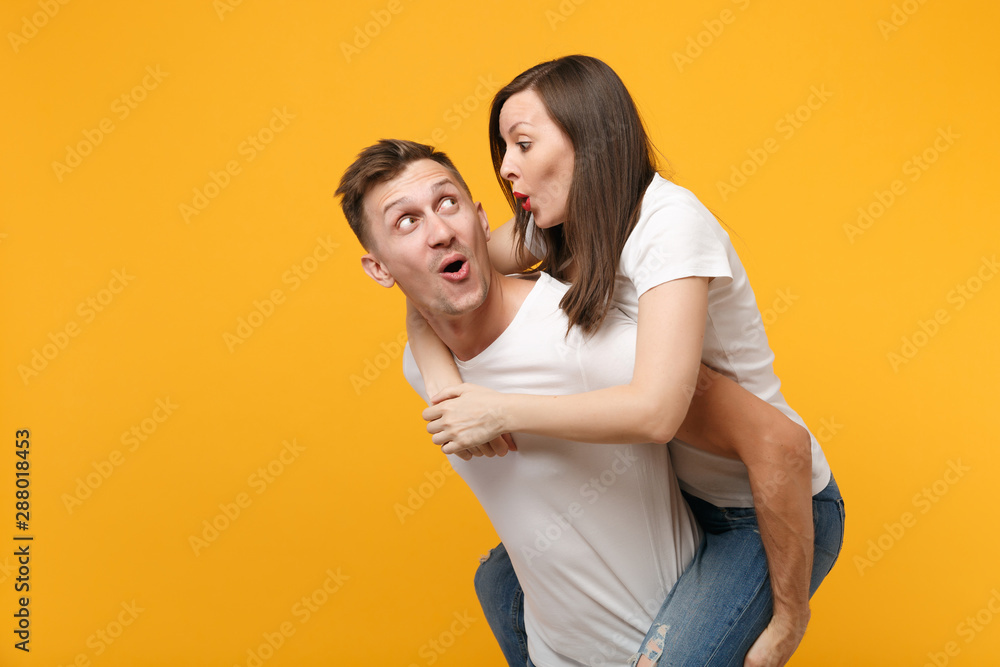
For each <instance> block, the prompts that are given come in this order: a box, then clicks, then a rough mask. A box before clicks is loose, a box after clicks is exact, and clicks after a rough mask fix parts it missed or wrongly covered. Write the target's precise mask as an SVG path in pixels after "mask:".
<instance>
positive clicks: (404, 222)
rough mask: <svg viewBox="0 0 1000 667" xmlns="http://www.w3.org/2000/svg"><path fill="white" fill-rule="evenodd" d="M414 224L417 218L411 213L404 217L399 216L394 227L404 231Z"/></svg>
mask: <svg viewBox="0 0 1000 667" xmlns="http://www.w3.org/2000/svg"><path fill="white" fill-rule="evenodd" d="M415 224H417V219H416V218H414V217H413V216H412V215H408V216H406V217H403V218H400V219H399V222H397V223H396V227H397V228H399V229H401V230H403V231H406V230H407V229H409V228H411V227H412V226H413V225H415Z"/></svg>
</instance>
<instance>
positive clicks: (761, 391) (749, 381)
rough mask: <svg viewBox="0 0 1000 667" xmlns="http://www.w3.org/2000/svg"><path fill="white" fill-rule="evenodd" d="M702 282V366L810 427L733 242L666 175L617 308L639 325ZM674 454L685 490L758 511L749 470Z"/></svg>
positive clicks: (655, 187) (623, 269)
mask: <svg viewBox="0 0 1000 667" xmlns="http://www.w3.org/2000/svg"><path fill="white" fill-rule="evenodd" d="M526 245H527V247H528V250H529V251H530V252H531V253H532V254H533V255H535V256H536V257H542V256H544V254H545V246H544V239H542V237H541V235H540V234H538V233H537V228H536V227H535V226H534V221H533V220H532V221H530V222H529V224H528V234H527V236H526ZM690 276H701V277H707V278H710V279H711V281H710V282H709V284H708V317H707V319H706V322H705V342H704V346H703V348H702V362H704V364H705V365H706V366H709V367H711V368H714V369H715V370H717V371H719V372H720V373H722V374H723V375H725V376H727V377H729V378H730V379H732V380H734V381H736V382H737V383H739V384H740V386H742V387H743V388H744V389H746V390H747V391H750V392H752V393H753V394H755V395H756V396H757V397H758V398H761V399H763V400H765V401H767V402H768V403H770V404H771V405H773V406H774V407H776V408H778V409H779V410H781V412H782V413H784V414H785V415H786V416H787V417H788V418H789V419H791V420H793V421H795V422H796V423H798V424H801V425H802V426H805V422H804V421H803V420H802V418H801V417H800V416H799V415H798V414H797V413H796V412H795V411H794V410H792V409H791V408H790V407H789V406H788V403H786V402H785V399H784V397H783V396H782V395H781V382H780V380H778V377H777V376H776V375H775V374H774V365H773V364H774V353H773V352H771V348H770V346H769V345H768V342H767V334H766V333H765V332H764V323H763V321H762V319H761V316H760V311H759V310H758V308H757V300H756V298H755V297H754V293H753V290H752V289H751V287H750V281H749V280H748V279H747V275H746V271H745V270H744V269H743V264H742V262H740V258H739V256H738V255H737V254H736V250H735V249H734V248H733V244H732V243H731V242H730V240H729V235H728V234H726V232H725V230H724V229H723V228H722V226H721V225H720V224H719V221H718V220H717V219H716V218H715V216H714V215H712V213H711V212H709V210H708V209H707V208H705V206H704V204H702V203H701V202H700V201H698V198H697V197H695V196H694V195H693V194H692V193H691V192H690V191H689V190H687V189H685V188H682V187H681V186H679V185H677V184H675V183H671V182H670V181H668V180H666V179H664V178H663V177H661V176H660V175H658V174H657V175H655V176H654V177H653V181H652V182H651V183H650V184H649V187H648V188H647V189H646V194H645V195H644V196H643V200H642V207H641V211H640V214H639V221H638V222H637V223H636V226H635V229H634V230H633V231H632V233H631V235H630V236H629V238H628V240H627V241H626V242H625V247H624V249H623V250H622V255H621V260H620V262H619V265H618V273H617V276H616V278H615V294H614V302H615V306H617V307H618V308H619V309H620V310H621V311H622V312H623V313H625V315H627V316H628V317H629V318H631V319H632V320H634V321H638V319H639V297H640V296H641V295H642V294H643V293H644V292H646V291H647V290H649V289H651V288H653V287H656V286H657V285H661V284H663V283H665V282H669V281H671V280H676V279H679V278H687V277H690ZM810 437H811V438H812V491H813V494H814V495H815V494H816V493H819V492H820V491H821V490H823V488H824V487H826V485H827V484H829V482H830V466H829V464H828V463H827V461H826V457H825V456H824V455H823V449H822V448H821V447H820V445H819V442H817V440H816V437H815V436H813V435H811V434H810ZM670 453H671V457H672V458H673V463H674V469H675V470H676V472H677V478H678V480H679V481H680V484H681V488H683V489H684V490H685V491H687V492H688V493H691V494H693V495H695V496H698V497H699V498H702V499H704V500H707V501H708V502H710V503H712V504H714V505H718V506H720V507H750V506H752V505H753V496H752V494H751V492H750V480H749V477H748V475H747V469H746V466H744V465H743V463H741V462H740V461H736V460H733V459H728V458H724V457H721V456H717V455H714V454H709V453H708V452H704V451H702V450H699V449H697V448H695V447H692V446H691V445H688V444H687V443H684V442H682V441H680V440H677V439H674V440H672V441H671V442H670Z"/></svg>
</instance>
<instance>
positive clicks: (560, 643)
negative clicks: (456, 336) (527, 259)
mask: <svg viewBox="0 0 1000 667" xmlns="http://www.w3.org/2000/svg"><path fill="white" fill-rule="evenodd" d="M566 289H567V286H566V285H563V284H562V283H560V282H558V281H556V280H555V279H553V278H551V277H550V276H548V275H547V274H544V273H543V274H540V276H539V277H538V280H537V282H536V283H535V285H534V286H533V287H532V290H531V292H530V293H529V294H528V296H527V297H526V298H525V301H524V303H523V304H522V305H521V308H520V310H518V312H517V314H516V315H515V317H514V319H513V320H512V321H511V323H510V325H509V326H508V327H507V329H506V330H505V331H504V332H503V333H502V334H501V335H500V336H499V337H498V338H497V339H496V340H495V341H494V342H493V343H492V344H491V345H490V346H489V347H488V348H486V349H485V350H484V351H483V352H482V353H481V354H479V355H477V356H476V357H474V358H473V359H470V360H469V361H465V362H463V361H459V362H458V365H459V368H460V369H461V372H462V377H463V379H464V380H465V381H466V382H471V383H475V384H478V385H482V386H485V387H489V388H491V389H494V390H497V391H502V392H513V393H528V394H548V395H557V394H572V393H579V392H586V391H591V390H593V389H600V388H603V387H608V386H613V385H617V384H624V383H628V382H629V381H630V380H631V376H632V368H633V366H634V361H635V340H636V325H635V323H634V322H633V321H631V320H629V319H628V318H627V317H625V316H624V315H622V314H621V313H617V312H615V313H612V314H611V315H609V317H608V319H607V321H606V322H605V323H604V326H603V327H602V328H601V330H600V331H599V332H597V333H596V334H594V335H593V336H590V337H585V336H583V335H582V334H581V333H580V331H579V328H577V327H574V329H573V330H572V331H570V333H569V335H568V336H567V335H566V332H567V319H566V316H565V314H564V313H563V311H562V310H561V309H560V308H559V301H560V299H562V296H563V294H565V292H566ZM403 367H404V373H405V375H406V378H407V380H408V381H409V382H410V384H411V385H413V387H414V389H416V390H417V392H418V393H420V394H421V396H423V397H424V399H425V400H426V399H427V396H426V394H425V392H424V387H423V382H422V381H421V379H420V376H419V372H418V370H417V367H416V363H415V362H414V360H413V357H412V355H411V354H410V351H409V347H407V349H406V353H405V356H404V362H403ZM514 437H515V439H516V441H517V444H518V451H517V452H515V453H512V454H509V455H507V456H505V457H503V458H484V457H483V458H475V459H472V460H471V461H462V460H461V459H459V458H458V457H455V456H451V457H449V460H450V461H451V464H452V466H454V468H455V470H456V471H457V472H458V474H459V475H461V477H462V478H463V479H464V480H465V482H466V483H467V484H468V485H469V487H470V488H471V489H472V491H473V492H474V493H475V494H476V497H477V498H478V499H479V502H480V503H481V504H482V506H483V508H484V509H485V510H486V513H487V515H489V518H490V521H491V522H492V523H493V526H494V528H495V529H496V531H497V534H498V535H499V536H500V539H501V540H502V541H503V543H504V545H505V546H506V548H507V552H508V553H509V554H510V559H511V562H512V563H513V565H514V570H515V572H516V573H517V578H518V581H520V583H521V587H522V589H523V590H524V620H525V626H526V630H527V634H528V651H529V654H530V656H531V660H532V662H534V663H535V664H536V665H538V667H549V666H555V667H563V666H565V667H570V666H577V665H581V664H582V665H591V664H608V665H614V664H619V665H624V664H626V663H627V661H628V659H629V657H630V656H631V655H632V654H634V653H635V652H636V651H637V650H638V648H639V646H640V644H641V643H642V639H643V638H644V637H645V635H646V632H647V631H648V630H649V627H650V625H651V624H652V622H653V618H654V616H655V614H656V612H657V611H658V610H659V608H660V606H661V604H662V602H663V600H664V598H665V597H666V594H667V592H668V591H669V590H670V589H671V588H672V587H673V585H674V583H675V582H676V581H677V578H678V577H679V576H680V574H681V571H682V570H683V568H684V567H685V566H686V565H687V564H688V563H689V562H690V561H691V559H692V558H693V557H694V553H695V550H696V548H697V545H698V543H699V541H700V539H701V533H700V529H699V528H698V526H697V524H696V522H695V521H694V518H693V517H692V515H691V511H690V509H689V508H688V506H687V503H685V502H684V499H683V496H682V495H681V494H680V490H679V487H678V484H677V480H676V478H675V476H674V473H673V470H672V468H671V462H670V456H669V453H668V451H667V448H666V447H664V446H663V445H656V444H652V443H650V444H640V445H605V444H586V443H578V442H570V441H567V440H559V439H556V438H549V437H542V436H535V435H529V434H524V433H515V434H514Z"/></svg>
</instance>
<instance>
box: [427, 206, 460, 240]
mask: <svg viewBox="0 0 1000 667" xmlns="http://www.w3.org/2000/svg"><path fill="white" fill-rule="evenodd" d="M427 226H428V230H427V242H428V243H429V244H430V245H432V246H439V245H448V244H449V243H451V241H452V239H454V238H455V230H454V229H452V226H451V225H450V224H448V222H447V221H446V220H445V219H444V218H442V217H441V216H440V215H437V214H436V213H432V214H430V215H429V216H428V217H427Z"/></svg>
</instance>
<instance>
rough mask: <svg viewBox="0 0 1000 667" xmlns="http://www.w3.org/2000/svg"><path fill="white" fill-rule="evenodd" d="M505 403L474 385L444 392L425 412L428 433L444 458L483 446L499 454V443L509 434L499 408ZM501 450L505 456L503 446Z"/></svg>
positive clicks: (488, 391) (451, 388)
mask: <svg viewBox="0 0 1000 667" xmlns="http://www.w3.org/2000/svg"><path fill="white" fill-rule="evenodd" d="M502 399H503V395H502V394H500V393H499V392H495V391H493V390H491V389H486V388H484V387H479V386H477V385H474V384H468V383H463V384H460V385H457V386H454V387H449V388H447V389H445V390H444V391H442V392H441V393H439V394H437V395H436V396H434V397H433V398H432V399H431V404H432V405H431V406H430V407H429V408H427V409H426V410H424V412H423V417H424V419H425V420H426V421H427V422H428V424H427V432H428V433H431V434H433V437H432V438H431V440H432V441H433V442H434V444H436V445H441V446H442V447H441V451H443V452H444V453H445V454H457V453H458V452H461V451H464V450H470V449H473V448H476V447H480V446H481V445H483V443H491V445H493V447H492V449H493V451H494V453H498V452H497V449H496V441H497V440H498V439H500V436H501V435H502V434H504V433H506V431H507V428H506V426H505V425H504V419H503V410H502V409H501V408H500V407H499V406H500V405H501V403H502ZM511 442H513V441H511ZM500 448H501V449H502V450H503V451H504V453H506V449H504V446H503V445H500ZM507 448H509V444H507ZM515 449H516V448H515ZM484 453H485V454H486V455H487V456H489V453H486V452H484Z"/></svg>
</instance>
